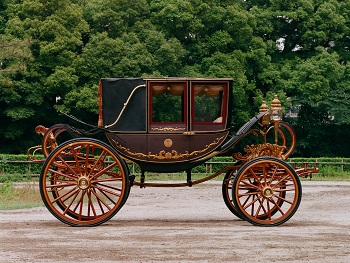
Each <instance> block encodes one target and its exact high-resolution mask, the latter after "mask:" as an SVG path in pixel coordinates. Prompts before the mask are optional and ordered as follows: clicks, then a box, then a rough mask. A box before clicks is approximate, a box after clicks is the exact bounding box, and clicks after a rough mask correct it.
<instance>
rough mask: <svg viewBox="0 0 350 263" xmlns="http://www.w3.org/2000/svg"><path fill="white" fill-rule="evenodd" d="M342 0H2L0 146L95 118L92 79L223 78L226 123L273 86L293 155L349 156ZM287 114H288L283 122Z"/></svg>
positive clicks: (24, 143)
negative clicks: (294, 143) (228, 87)
mask: <svg viewBox="0 0 350 263" xmlns="http://www.w3.org/2000/svg"><path fill="white" fill-rule="evenodd" d="M349 47H350V1H348V0H290V1H285V0H259V1H256V0H252V1H249V0H248V1H242V0H224V1H222V0H220V1H218V0H210V1H209V0H133V1H130V0H110V1H99V0H50V1H48V0H2V1H1V2H0V120H1V126H0V152H4V153H20V152H21V153H23V152H25V151H26V149H27V147H29V146H31V145H34V144H38V142H39V141H40V138H38V136H37V135H36V134H35V133H34V131H33V130H34V128H35V126H36V125H37V124H43V125H45V126H51V125H52V124H54V123H59V122H67V121H69V120H67V119H66V118H65V117H63V116H61V115H60V114H58V113H57V112H58V110H62V111H65V112H69V113H71V114H73V115H75V116H77V117H79V118H81V119H83V120H85V121H87V122H89V123H96V122H97V117H96V113H97V103H96V93H97V83H98V82H99V79H100V78H104V77H140V76H159V77H160V76H177V77H232V78H233V79H234V87H233V93H234V98H235V99H234V109H233V111H234V112H233V114H234V119H233V121H234V126H235V127H237V129H238V127H239V126H240V125H241V124H242V123H244V122H245V121H246V120H248V119H249V118H250V117H251V116H253V115H254V114H255V113H256V112H257V111H258V108H259V106H260V104H261V102H262V100H263V99H265V100H267V101H270V100H271V98H272V96H273V94H275V93H277V94H278V95H279V98H280V99H281V100H282V103H283V105H284V107H285V109H286V110H287V109H288V108H289V107H291V108H293V109H295V108H297V109H298V110H299V117H298V119H297V120H294V121H293V122H295V123H294V128H295V130H296V131H297V133H298V138H299V144H298V147H297V150H296V155H301V156H343V157H346V156H350V152H349V151H348V149H349V148H350V147H349V146H350V139H349V137H350V136H349V132H348V130H349V128H350V114H349V113H350V112H349V111H350V107H349V103H350V100H349V97H350V91H349V89H350V66H349V63H348V61H349V58H350V54H349ZM290 121H292V120H290Z"/></svg>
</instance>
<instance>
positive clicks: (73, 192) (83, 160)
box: [39, 138, 130, 226]
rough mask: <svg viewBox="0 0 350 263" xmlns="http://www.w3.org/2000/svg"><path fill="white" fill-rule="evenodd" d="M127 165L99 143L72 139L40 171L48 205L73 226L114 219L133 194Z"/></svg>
mask: <svg viewBox="0 0 350 263" xmlns="http://www.w3.org/2000/svg"><path fill="white" fill-rule="evenodd" d="M127 171H128V170H127V167H126V165H125V162H124V161H123V160H122V159H121V158H120V157H119V155H118V154H117V153H116V152H115V150H114V149H113V148H112V147H111V146H109V145H108V144H105V143H104V142H101V141H99V140H95V139H90V138H78V139H72V140H69V141H67V142H65V143H62V144H61V145H59V146H58V147H57V148H55V149H54V150H53V151H52V152H51V153H50V155H49V156H48V157H47V159H46V161H45V163H44V165H43V168H42V170H41V174H40V178H39V185H40V194H41V197H42V199H43V202H44V204H45V206H46V207H47V208H48V210H49V211H50V212H51V213H52V214H53V215H54V216H55V217H56V218H57V219H59V220H60V221H62V222H63V223H66V224H68V225H71V226H97V225H100V224H102V223H104V222H106V221H108V220H109V219H110V218H112V217H113V216H114V215H115V214H116V213H117V212H118V211H119V210H120V208H121V207H122V206H123V205H124V203H125V201H126V199H127V197H128V193H129V191H130V184H129V175H128V172H127Z"/></svg>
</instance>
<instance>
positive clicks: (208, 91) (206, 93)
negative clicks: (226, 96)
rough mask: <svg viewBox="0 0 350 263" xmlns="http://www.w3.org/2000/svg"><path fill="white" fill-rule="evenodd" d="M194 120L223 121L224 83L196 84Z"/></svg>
mask: <svg viewBox="0 0 350 263" xmlns="http://www.w3.org/2000/svg"><path fill="white" fill-rule="evenodd" d="M193 92H194V121H195V122H211V123H222V121H223V116H222V114H223V113H222V98H223V92H224V86H223V85H199V84H197V85H194V90H193Z"/></svg>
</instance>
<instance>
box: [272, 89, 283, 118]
mask: <svg viewBox="0 0 350 263" xmlns="http://www.w3.org/2000/svg"><path fill="white" fill-rule="evenodd" d="M270 110H271V114H270V116H271V121H273V122H279V121H281V120H282V107H281V102H280V100H279V99H278V97H277V95H275V96H274V99H273V100H272V102H271V109H270Z"/></svg>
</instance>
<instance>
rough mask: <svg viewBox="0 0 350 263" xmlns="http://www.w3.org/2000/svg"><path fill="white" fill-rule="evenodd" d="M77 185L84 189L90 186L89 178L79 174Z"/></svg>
mask: <svg viewBox="0 0 350 263" xmlns="http://www.w3.org/2000/svg"><path fill="white" fill-rule="evenodd" d="M78 187H79V189H80V190H86V189H87V188H89V187H90V180H89V178H88V177H87V176H81V177H80V178H79V179H78Z"/></svg>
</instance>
